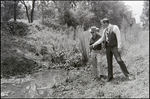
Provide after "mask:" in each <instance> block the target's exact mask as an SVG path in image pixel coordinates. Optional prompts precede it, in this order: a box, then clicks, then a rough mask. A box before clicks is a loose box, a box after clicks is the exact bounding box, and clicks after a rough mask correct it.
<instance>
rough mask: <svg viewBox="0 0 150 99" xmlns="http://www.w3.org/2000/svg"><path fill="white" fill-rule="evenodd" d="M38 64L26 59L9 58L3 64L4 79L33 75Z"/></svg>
mask: <svg viewBox="0 0 150 99" xmlns="http://www.w3.org/2000/svg"><path fill="white" fill-rule="evenodd" d="M35 67H37V63H36V62H34V61H33V60H31V59H27V58H25V57H21V58H20V57H19V58H18V57H13V56H12V57H8V58H5V59H4V60H3V62H2V63H1V74H2V75H3V76H4V77H8V76H15V75H21V74H27V73H32V71H33V70H34V68H35Z"/></svg>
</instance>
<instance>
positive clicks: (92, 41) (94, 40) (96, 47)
mask: <svg viewBox="0 0 150 99" xmlns="http://www.w3.org/2000/svg"><path fill="white" fill-rule="evenodd" d="M100 38H101V36H100V35H99V34H97V33H96V36H95V38H94V37H93V36H92V38H91V39H90V44H89V45H92V44H94V43H95V42H96V41H98V40H99V39H100ZM93 50H101V44H98V45H96V46H95V47H94V48H93Z"/></svg>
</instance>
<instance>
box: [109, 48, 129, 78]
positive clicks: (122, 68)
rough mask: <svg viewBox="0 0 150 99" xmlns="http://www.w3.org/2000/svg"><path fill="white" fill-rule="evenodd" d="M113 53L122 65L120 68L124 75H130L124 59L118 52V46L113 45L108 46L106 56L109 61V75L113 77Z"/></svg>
mask: <svg viewBox="0 0 150 99" xmlns="http://www.w3.org/2000/svg"><path fill="white" fill-rule="evenodd" d="M113 55H114V56H115V59H116V61H117V63H118V64H119V65H120V68H121V70H122V72H123V73H124V75H125V76H126V77H128V74H129V72H128V70H127V67H126V65H125V64H124V61H122V59H121V56H120V53H119V52H118V48H117V46H114V47H111V46H106V57H107V63H108V77H113V66H112V62H113Z"/></svg>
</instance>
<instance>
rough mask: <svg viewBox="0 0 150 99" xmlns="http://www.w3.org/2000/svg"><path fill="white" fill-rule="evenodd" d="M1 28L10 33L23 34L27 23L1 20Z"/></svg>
mask: <svg viewBox="0 0 150 99" xmlns="http://www.w3.org/2000/svg"><path fill="white" fill-rule="evenodd" d="M1 29H2V31H4V33H8V34H10V35H18V36H25V35H27V32H28V25H27V24H25V23H23V22H12V21H9V22H1Z"/></svg>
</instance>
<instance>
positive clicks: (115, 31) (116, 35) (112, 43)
mask: <svg viewBox="0 0 150 99" xmlns="http://www.w3.org/2000/svg"><path fill="white" fill-rule="evenodd" d="M101 23H102V25H103V27H104V31H103V34H102V37H101V38H100V39H99V40H97V41H96V42H94V43H93V44H91V47H90V48H93V49H94V48H95V47H96V46H98V45H99V44H101V43H102V42H104V43H105V47H106V57H107V64H108V78H107V82H109V81H110V80H112V79H113V68H112V67H113V66H112V61H113V55H114V56H115V58H116V61H117V62H118V64H119V65H120V67H121V70H122V72H123V73H124V75H125V77H127V78H128V79H130V80H131V79H132V75H131V74H129V72H128V70H127V68H126V65H125V64H124V61H123V60H122V59H121V56H120V53H119V52H120V51H121V37H120V30H119V28H118V26H117V25H111V24H110V23H109V20H108V19H107V18H104V19H103V20H101ZM93 71H94V69H93Z"/></svg>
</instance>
